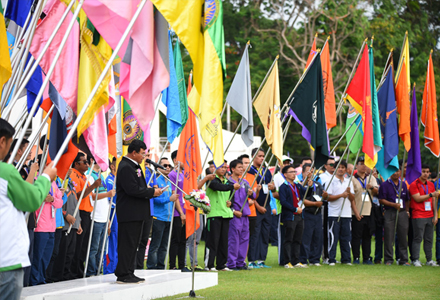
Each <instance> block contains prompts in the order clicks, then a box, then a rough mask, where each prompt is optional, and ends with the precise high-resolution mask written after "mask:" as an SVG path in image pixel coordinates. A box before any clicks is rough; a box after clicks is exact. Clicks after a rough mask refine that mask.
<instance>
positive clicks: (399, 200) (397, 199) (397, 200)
mask: <svg viewBox="0 0 440 300" xmlns="http://www.w3.org/2000/svg"><path fill="white" fill-rule="evenodd" d="M396 203H400V208H403V200H402V199H399V198H396Z"/></svg>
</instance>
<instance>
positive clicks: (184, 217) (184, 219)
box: [180, 214, 186, 226]
mask: <svg viewBox="0 0 440 300" xmlns="http://www.w3.org/2000/svg"><path fill="white" fill-rule="evenodd" d="M180 220H181V221H182V226H183V225H185V223H186V216H185V214H180Z"/></svg>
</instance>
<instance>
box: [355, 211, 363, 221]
mask: <svg viewBox="0 0 440 300" xmlns="http://www.w3.org/2000/svg"><path fill="white" fill-rule="evenodd" d="M355 216H356V220H358V221H360V220H362V216H360V215H359V214H358V213H356V215H355Z"/></svg>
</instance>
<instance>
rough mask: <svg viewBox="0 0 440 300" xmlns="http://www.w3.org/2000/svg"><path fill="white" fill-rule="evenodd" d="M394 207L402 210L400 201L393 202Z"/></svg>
mask: <svg viewBox="0 0 440 300" xmlns="http://www.w3.org/2000/svg"><path fill="white" fill-rule="evenodd" d="M393 204H394V205H393V206H394V208H395V209H397V211H399V210H400V203H393Z"/></svg>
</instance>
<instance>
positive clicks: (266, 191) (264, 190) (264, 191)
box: [262, 184, 269, 194]
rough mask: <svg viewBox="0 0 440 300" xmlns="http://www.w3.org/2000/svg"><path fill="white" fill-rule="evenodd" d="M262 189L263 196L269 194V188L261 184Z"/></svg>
mask: <svg viewBox="0 0 440 300" xmlns="http://www.w3.org/2000/svg"><path fill="white" fill-rule="evenodd" d="M262 188H263V193H264V194H267V193H269V187H268V185H267V184H263V185H262Z"/></svg>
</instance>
